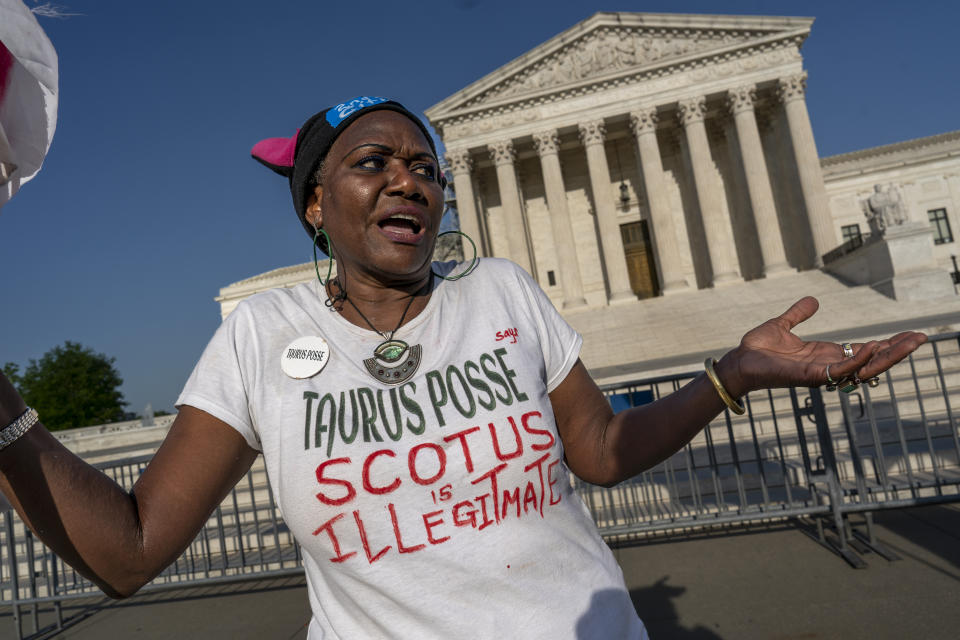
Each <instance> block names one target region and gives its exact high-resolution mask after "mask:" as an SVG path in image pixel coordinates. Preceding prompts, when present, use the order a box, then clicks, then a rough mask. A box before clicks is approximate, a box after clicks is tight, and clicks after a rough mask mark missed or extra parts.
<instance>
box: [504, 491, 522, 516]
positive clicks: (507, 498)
mask: <svg viewBox="0 0 960 640" xmlns="http://www.w3.org/2000/svg"><path fill="white" fill-rule="evenodd" d="M510 503H513V504H515V505H517V517H518V518H519V517H520V487H514V488H513V493H510V492H509V491H507V490H504V492H503V502H502V503H501V504H502V505H503V506H502V511H501V514H500V515H501V517H503V518H506V517H507V509H509V508H510Z"/></svg>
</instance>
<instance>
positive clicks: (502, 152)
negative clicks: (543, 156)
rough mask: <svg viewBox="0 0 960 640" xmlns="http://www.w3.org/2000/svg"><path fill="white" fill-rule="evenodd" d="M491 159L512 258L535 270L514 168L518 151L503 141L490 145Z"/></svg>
mask: <svg viewBox="0 0 960 640" xmlns="http://www.w3.org/2000/svg"><path fill="white" fill-rule="evenodd" d="M487 148H488V150H489V151H490V159H491V160H492V161H493V164H494V165H495V166H496V168H497V184H498V186H499V188H500V206H501V207H502V208H503V219H504V222H505V223H506V229H505V230H504V231H505V235H506V236H507V243H508V246H509V247H510V255H509V256H508V257H509V258H510V259H511V260H513V261H514V262H516V263H517V264H518V265H520V266H521V267H523V268H524V269H526V271H527V273H529V274H530V275H533V276H534V277H536V276H535V274H534V273H533V267H532V263H531V261H530V251H529V248H528V246H527V227H526V223H525V222H524V219H523V207H522V205H521V204H520V190H519V188H518V187H517V172H516V169H515V168H514V160H515V158H516V153H515V151H514V149H513V141H512V140H501V141H499V142H496V143H494V144H491V145H489V146H488V147H487Z"/></svg>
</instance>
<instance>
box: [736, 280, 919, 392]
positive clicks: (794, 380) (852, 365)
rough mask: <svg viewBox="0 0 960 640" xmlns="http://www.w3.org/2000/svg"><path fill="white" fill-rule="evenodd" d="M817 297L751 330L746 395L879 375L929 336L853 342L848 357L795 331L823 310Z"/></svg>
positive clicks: (746, 342) (743, 345)
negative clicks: (794, 330) (852, 353)
mask: <svg viewBox="0 0 960 640" xmlns="http://www.w3.org/2000/svg"><path fill="white" fill-rule="evenodd" d="M819 306H820V305H819V303H818V302H817V300H816V298H812V297H809V296H808V297H806V298H801V299H800V300H798V301H797V302H795V303H794V304H793V306H791V307H790V308H789V309H787V311H786V312H784V313H783V314H782V315H780V316H778V317H776V318H771V319H770V320H767V321H766V322H764V323H763V324H761V325H760V326H758V327H756V328H754V329H751V330H750V331H749V332H747V334H746V335H744V336H743V339H742V340H741V341H740V347H739V351H740V354H739V355H740V358H739V376H740V380H741V384H742V385H743V391H750V390H753V389H765V388H773V387H801V386H803V387H816V386H820V385H822V384H825V383H826V381H827V366H828V365H829V366H830V377H831V378H833V379H834V380H840V379H841V378H844V377H847V376H856V377H858V378H860V379H861V380H866V379H868V378H870V377H872V376H875V375H878V374H880V373H882V372H884V371H886V370H887V369H889V368H890V367H892V366H893V365H894V364H896V363H897V362H900V361H901V360H903V359H904V358H905V357H907V356H908V355H910V353H912V352H913V351H914V350H915V349H916V348H917V347H919V346H920V345H921V344H923V343H924V342H925V341H926V339H927V336H925V335H924V334H922V333H917V332H915V331H905V332H903V333H898V334H896V335H895V336H892V337H890V338H887V339H885V340H873V341H870V342H865V343H853V345H852V346H853V352H854V356H853V357H852V358H845V357H844V356H843V349H842V347H841V346H840V345H839V344H837V343H834V342H819V341H810V342H806V341H804V340H801V339H800V338H799V337H797V336H796V335H794V334H793V333H792V330H793V328H794V327H796V326H797V325H798V324H800V323H801V322H803V321H804V320H807V319H808V318H810V317H811V316H812V315H813V314H814V313H816V311H817V309H818V308H819Z"/></svg>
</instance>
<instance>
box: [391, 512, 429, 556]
mask: <svg viewBox="0 0 960 640" xmlns="http://www.w3.org/2000/svg"><path fill="white" fill-rule="evenodd" d="M387 510H388V511H389V512H390V521H391V522H392V523H393V535H394V536H395V537H396V539H397V551H399V552H400V553H413V552H414V551H420V550H421V549H423V548H425V547H426V546H427V545H425V544H417V545H414V546H412V547H408V546H406V545H404V544H403V540H402V538H401V537H400V523H399V522H397V508H396V507H394V506H393V503H392V502H391V503H390V504H388V505H387Z"/></svg>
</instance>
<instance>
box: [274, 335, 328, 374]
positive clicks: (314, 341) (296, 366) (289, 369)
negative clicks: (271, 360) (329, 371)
mask: <svg viewBox="0 0 960 640" xmlns="http://www.w3.org/2000/svg"><path fill="white" fill-rule="evenodd" d="M329 359H330V345H328V344H327V341H326V340H324V339H323V338H321V337H320V336H303V337H301V338H297V339H296V340H294V341H293V342H291V343H290V344H288V345H287V346H286V347H285V348H284V350H283V353H282V354H281V355H280V368H281V369H283V372H284V373H285V374H287V375H288V376H290V377H291V378H296V379H297V380H302V379H303V378H309V377H311V376H315V375H317V374H318V373H320V371H321V370H322V369H323V368H324V367H325V366H327V361H328V360H329Z"/></svg>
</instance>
